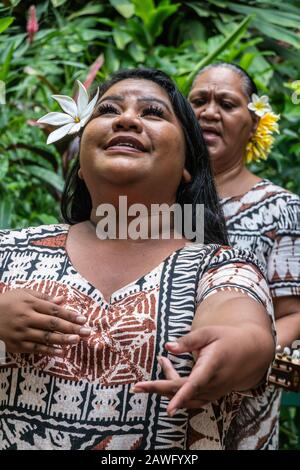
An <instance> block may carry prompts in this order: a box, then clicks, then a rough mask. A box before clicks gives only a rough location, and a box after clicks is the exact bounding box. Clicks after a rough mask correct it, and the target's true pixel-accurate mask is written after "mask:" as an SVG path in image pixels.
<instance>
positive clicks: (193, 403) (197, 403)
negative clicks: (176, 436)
mask: <svg viewBox="0 0 300 470" xmlns="http://www.w3.org/2000/svg"><path fill="white" fill-rule="evenodd" d="M211 401H212V400H211ZM211 401H209V400H204V399H203V400H200V399H199V400H188V401H186V402H184V403H183V404H182V408H186V409H187V410H193V409H198V408H202V407H203V406H206V405H208V404H209V403H211ZM173 414H174V412H173Z"/></svg>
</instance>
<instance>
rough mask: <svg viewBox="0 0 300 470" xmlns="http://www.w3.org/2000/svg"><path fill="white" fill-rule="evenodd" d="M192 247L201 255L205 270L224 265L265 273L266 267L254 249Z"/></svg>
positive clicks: (212, 246) (214, 245)
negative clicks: (243, 267) (250, 268)
mask: <svg viewBox="0 0 300 470" xmlns="http://www.w3.org/2000/svg"><path fill="white" fill-rule="evenodd" d="M190 249H194V250H195V253H197V254H198V256H201V257H202V259H203V263H201V266H202V269H203V272H205V271H210V270H215V269H222V267H224V269H225V268H228V266H229V265H230V268H231V269H234V268H236V269H239V268H241V267H242V266H244V265H245V266H248V267H250V266H251V267H252V269H253V268H254V270H255V271H259V272H260V273H263V274H265V268H264V266H263V265H262V263H261V262H260V261H259V260H258V258H257V257H256V255H255V254H254V253H252V251H250V250H247V249H239V248H233V247H231V246H225V245H216V244H210V245H197V244H195V245H194V247H192V245H191V248H190Z"/></svg>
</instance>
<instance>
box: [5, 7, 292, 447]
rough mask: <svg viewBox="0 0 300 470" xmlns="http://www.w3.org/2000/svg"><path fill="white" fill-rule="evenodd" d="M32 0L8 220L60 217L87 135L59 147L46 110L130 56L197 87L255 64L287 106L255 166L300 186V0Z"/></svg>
mask: <svg viewBox="0 0 300 470" xmlns="http://www.w3.org/2000/svg"><path fill="white" fill-rule="evenodd" d="M32 4H34V2H33V1H32V0H31V1H20V0H7V1H3V2H0V84H2V86H3V83H4V84H5V91H6V94H5V97H6V103H5V104H4V103H3V97H2V101H1V99H0V132H1V139H0V227H1V228H10V227H24V226H28V225H38V224H43V223H46V224H47V223H55V222H57V221H59V200H60V195H61V190H62V187H63V184H64V178H65V175H66V172H67V171H68V168H69V166H70V164H71V163H72V158H73V157H74V155H75V154H76V151H77V146H76V140H75V142H74V141H72V142H70V141H69V140H66V141H63V142H60V143H58V144H57V145H50V146H47V145H46V133H47V129H43V128H41V126H39V125H37V123H36V120H37V119H38V118H39V117H40V116H42V115H44V114H46V113H47V112H50V111H56V110H58V106H57V104H56V103H55V102H54V100H52V99H51V95H52V94H54V93H56V94H67V95H72V94H73V95H74V93H75V91H76V90H74V83H75V80H76V79H79V80H81V81H82V82H83V83H85V84H86V86H87V87H89V91H90V92H91V93H92V92H93V90H94V89H95V87H96V84H97V83H98V82H99V81H101V80H103V79H104V78H106V77H107V75H109V74H110V73H111V72H114V71H116V70H118V69H119V68H120V67H135V66H139V65H146V66H150V67H156V68H160V69H162V70H164V71H165V72H167V73H168V74H170V75H171V76H172V77H173V78H174V79H175V80H176V82H177V83H178V85H179V87H180V88H181V90H182V91H183V92H185V93H186V91H187V89H188V86H189V84H190V83H191V80H192V78H193V76H194V75H195V73H196V72H197V70H198V69H199V68H200V67H202V66H204V65H206V64H208V63H210V62H213V61H215V60H217V59H218V60H224V61H228V62H236V63H237V64H239V65H241V66H242V67H244V68H245V69H246V70H247V71H248V72H249V73H250V75H252V77H253V78H254V80H255V82H256V84H257V86H258V88H259V90H260V93H263V94H267V95H269V97H270V102H271V104H272V106H273V108H274V110H275V111H276V112H277V113H280V114H281V120H280V134H279V135H278V137H277V138H276V144H275V145H274V148H273V151H272V154H271V156H270V157H269V158H268V160H267V161H265V162H261V163H259V164H255V165H253V166H252V169H253V170H254V171H255V172H256V173H257V174H260V175H261V176H263V177H267V178H269V179H271V180H272V181H273V182H275V183H277V184H280V185H281V186H283V187H285V188H287V189H289V190H291V191H293V192H295V193H298V194H300V171H299V169H300V139H299V137H300V104H298V101H299V103H300V3H299V0H284V1H281V0H253V1H251V0H241V1H238V2H230V1H226V0H206V1H191V2H189V1H185V2H176V1H171V0H160V1H159V0H157V1H154V0H107V1H88V2H86V1H81V0H72V1H68V0H45V1H39V2H35V7H36V12H34V9H31V14H30V13H29V8H30V6H31V5H32ZM34 13H35V14H34ZM35 16H36V19H35ZM28 20H29V23H28ZM0 98H1V96H0ZM290 403H291V404H292V405H294V404H295V402H293V401H290ZM299 410H300V408H298V407H295V406H283V407H282V413H281V434H280V443H281V444H280V445H281V448H282V449H300V414H299Z"/></svg>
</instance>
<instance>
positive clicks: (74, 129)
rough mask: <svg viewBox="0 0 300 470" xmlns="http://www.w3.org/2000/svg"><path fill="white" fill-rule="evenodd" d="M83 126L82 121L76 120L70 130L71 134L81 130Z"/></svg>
mask: <svg viewBox="0 0 300 470" xmlns="http://www.w3.org/2000/svg"><path fill="white" fill-rule="evenodd" d="M81 127H82V125H81V122H76V123H75V124H73V127H72V128H71V130H70V131H69V134H76V132H79V131H80V128H81Z"/></svg>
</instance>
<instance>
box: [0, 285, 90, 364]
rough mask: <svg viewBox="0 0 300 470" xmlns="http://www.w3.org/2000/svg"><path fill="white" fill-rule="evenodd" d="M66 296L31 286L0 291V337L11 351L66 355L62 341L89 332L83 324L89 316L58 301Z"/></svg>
mask: <svg viewBox="0 0 300 470" xmlns="http://www.w3.org/2000/svg"><path fill="white" fill-rule="evenodd" d="M62 301H63V297H62V296H60V297H55V298H51V297H48V296H46V295H43V294H41V293H40V292H37V291H34V290H30V289H15V290H12V291H9V292H5V293H3V294H0V339H1V340H2V341H4V343H5V347H6V350H7V351H8V352H12V353H42V354H49V355H52V354H53V355H56V356H57V355H58V356H62V355H63V350H62V349H61V348H60V347H59V346H61V345H68V344H77V343H78V342H79V340H80V338H81V337H84V336H89V334H90V333H91V329H90V328H82V325H84V323H86V318H85V317H84V316H82V315H78V314H77V313H76V312H75V311H74V310H67V309H65V308H63V307H61V306H60V305H59V304H60V303H61V302H62Z"/></svg>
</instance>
